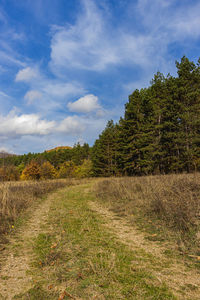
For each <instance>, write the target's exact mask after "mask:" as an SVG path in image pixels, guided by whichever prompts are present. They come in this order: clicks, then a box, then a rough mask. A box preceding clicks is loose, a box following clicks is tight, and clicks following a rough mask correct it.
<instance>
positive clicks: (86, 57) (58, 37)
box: [50, 0, 121, 71]
mask: <svg viewBox="0 0 200 300" xmlns="http://www.w3.org/2000/svg"><path fill="white" fill-rule="evenodd" d="M82 3H83V14H81V15H80V16H79V17H78V19H77V22H76V24H75V25H73V26H63V27H54V28H53V29H54V30H53V36H52V41H51V63H50V64H51V66H52V68H53V69H54V70H55V69H57V68H61V69H62V68H68V67H70V66H71V67H74V68H78V69H85V70H97V71H101V70H103V69H105V68H106V67H107V66H108V65H110V64H116V63H119V62H120V60H121V57H120V53H119V52H118V50H117V47H116V46H119V45H120V41H119V42H117V39H118V38H119V36H118V34H119V32H117V33H116V34H115V39H113V38H112V35H110V34H108V30H107V28H106V18H105V15H104V16H102V15H101V13H100V11H99V10H98V9H97V7H96V5H95V3H94V2H93V1H91V0H83V1H82ZM116 42H117V43H118V45H116Z"/></svg>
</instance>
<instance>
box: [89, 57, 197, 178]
mask: <svg viewBox="0 0 200 300" xmlns="http://www.w3.org/2000/svg"><path fill="white" fill-rule="evenodd" d="M176 68H177V77H173V76H171V75H170V74H168V75H167V76H166V77H165V76H164V75H163V74H161V73H159V72H158V73H157V74H155V75H154V78H153V79H152V81H151V85H150V86H149V87H148V88H143V89H141V90H138V89H136V90H135V91H134V92H133V93H132V94H131V95H130V96H129V99H128V102H127V103H126V104H125V112H124V116H123V117H121V118H120V120H119V122H118V123H116V124H114V122H113V121H109V122H108V123H107V126H106V128H105V129H104V131H103V132H102V133H101V135H100V136H99V138H98V139H97V140H96V142H95V144H94V146H93V155H92V162H93V171H94V175H95V176H122V175H128V176H133V175H147V174H168V173H181V172H193V171H197V170H200V59H199V60H198V62H197V64H195V63H194V62H192V61H189V59H188V58H187V57H185V56H184V57H182V59H181V62H176Z"/></svg>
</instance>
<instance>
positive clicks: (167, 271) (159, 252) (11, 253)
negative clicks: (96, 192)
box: [0, 189, 200, 300]
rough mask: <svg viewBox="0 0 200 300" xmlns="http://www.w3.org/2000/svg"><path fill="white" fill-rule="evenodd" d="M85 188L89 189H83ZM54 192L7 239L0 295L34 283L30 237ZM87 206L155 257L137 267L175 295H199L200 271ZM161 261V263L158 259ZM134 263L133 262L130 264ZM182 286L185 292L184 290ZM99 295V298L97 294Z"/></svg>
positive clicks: (94, 206)
mask: <svg viewBox="0 0 200 300" xmlns="http://www.w3.org/2000/svg"><path fill="white" fill-rule="evenodd" d="M85 192H88V190H86V189H85ZM56 195H57V192H55V193H53V194H51V195H49V196H48V197H47V199H46V200H45V201H44V202H42V203H41V204H40V205H39V207H37V209H35V211H34V212H33V213H32V216H31V218H30V219H29V221H28V222H26V224H25V225H24V226H22V227H21V230H20V231H18V233H17V234H16V235H15V236H14V237H12V238H11V239H10V242H9V245H8V247H7V249H6V250H5V251H4V252H2V254H1V258H0V263H1V265H2V267H1V270H0V294H1V296H2V299H8V300H10V299H13V297H14V296H15V295H19V294H20V293H24V292H25V291H27V290H29V289H30V288H31V287H32V285H33V284H34V283H33V278H32V276H31V273H30V272H29V271H30V268H31V267H30V262H31V261H32V259H33V252H32V242H33V238H34V237H36V236H37V235H38V233H40V231H41V226H42V225H44V224H45V223H46V222H47V218H48V211H49V209H50V206H51V204H52V201H54V199H55V198H56ZM90 208H91V209H92V211H93V212H94V213H97V214H98V215H100V216H101V217H103V219H104V226H105V228H107V229H108V230H109V231H110V232H112V233H113V234H114V235H115V237H116V238H117V239H118V240H119V242H121V243H123V244H125V245H126V246H128V247H129V249H131V250H133V251H138V250H141V256H142V255H143V254H142V253H147V254H149V255H151V256H152V257H155V265H153V264H152V261H151V262H148V261H146V262H144V260H141V265H140V268H141V269H142V268H144V269H145V270H146V271H147V270H148V269H149V271H150V272H152V273H153V274H154V275H155V276H156V278H157V280H158V282H159V283H160V282H164V283H166V284H167V285H168V286H169V287H170V289H171V290H172V291H173V292H174V293H175V294H176V295H177V297H178V299H181V300H182V299H192V300H195V299H196V300H197V299H200V297H199V293H200V290H199V288H200V273H199V272H198V270H194V269H190V268H189V267H187V266H186V265H185V263H184V261H180V259H175V258H169V257H167V256H166V255H165V254H164V251H165V250H167V248H165V246H161V245H159V244H157V243H156V242H152V241H147V240H145V235H144V234H143V233H142V232H140V231H139V230H137V228H136V226H135V227H134V225H131V226H130V225H129V224H128V222H127V221H126V219H124V218H119V217H118V216H116V215H115V214H114V213H113V212H111V211H110V210H109V209H107V208H106V207H103V206H101V205H100V204H99V203H97V202H90ZM159 261H160V265H159V264H158V263H157V262H159ZM133 267H134V266H133ZM183 289H184V293H183ZM97 299H98V298H97ZM99 299H100V298H99Z"/></svg>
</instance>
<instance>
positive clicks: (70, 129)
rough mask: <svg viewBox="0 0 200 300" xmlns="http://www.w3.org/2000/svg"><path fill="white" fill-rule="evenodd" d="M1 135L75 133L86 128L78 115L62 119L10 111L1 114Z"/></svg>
mask: <svg viewBox="0 0 200 300" xmlns="http://www.w3.org/2000/svg"><path fill="white" fill-rule="evenodd" d="M0 123H1V126H0V137H4V138H7V139H8V138H17V137H22V136H27V135H31V136H34V135H36V136H45V135H48V134H55V133H62V134H67V135H70V134H71V135H73V134H77V133H80V132H82V131H83V130H84V126H83V125H82V124H81V122H80V120H79V119H78V117H77V116H69V117H67V118H65V119H63V120H61V121H54V120H53V121H48V120H44V119H41V118H40V116H39V115H37V114H21V115H19V114H17V113H16V112H15V111H12V112H10V113H9V114H8V115H7V116H0Z"/></svg>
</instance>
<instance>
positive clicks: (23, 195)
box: [0, 179, 76, 238]
mask: <svg viewBox="0 0 200 300" xmlns="http://www.w3.org/2000/svg"><path fill="white" fill-rule="evenodd" d="M75 183H76V182H75V180H73V179H59V180H45V181H24V182H4V183H0V238H1V237H2V235H3V234H4V233H6V232H9V230H10V227H11V225H12V224H13V222H14V221H15V220H16V218H17V217H18V216H19V215H20V214H21V213H23V212H24V211H25V210H26V209H27V208H28V207H29V206H30V205H31V204H32V203H33V202H34V201H35V200H36V199H37V198H38V197H41V196H43V195H45V194H47V193H49V192H51V191H53V190H55V189H58V188H60V187H64V186H66V185H73V184H75Z"/></svg>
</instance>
